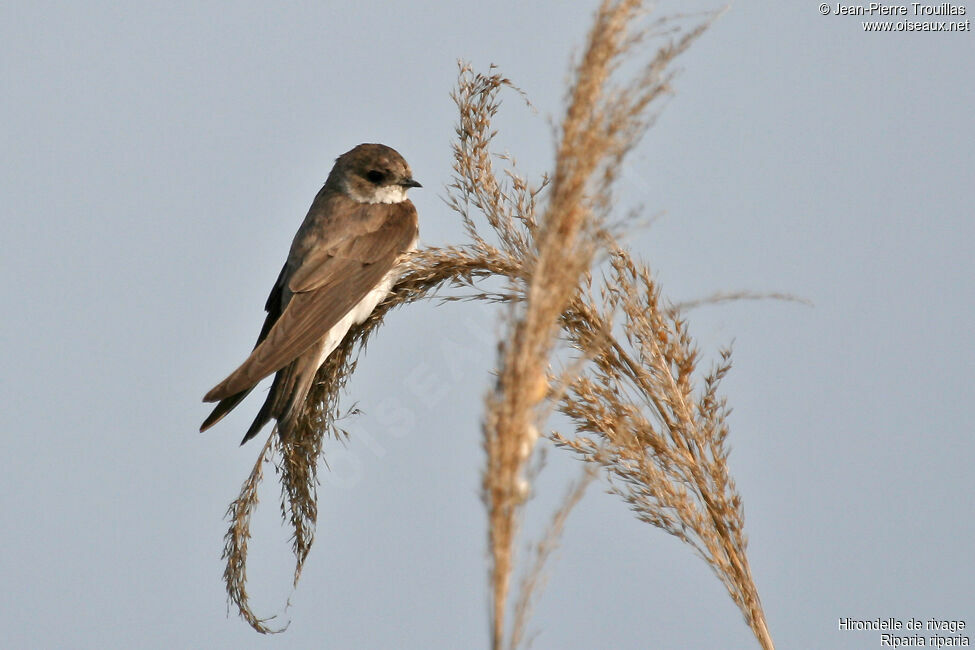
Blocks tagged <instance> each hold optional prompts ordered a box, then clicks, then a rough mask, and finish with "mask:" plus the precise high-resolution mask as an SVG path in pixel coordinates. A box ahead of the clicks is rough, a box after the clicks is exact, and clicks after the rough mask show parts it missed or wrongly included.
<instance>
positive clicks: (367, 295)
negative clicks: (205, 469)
mask: <svg viewBox="0 0 975 650" xmlns="http://www.w3.org/2000/svg"><path fill="white" fill-rule="evenodd" d="M411 187H421V185H420V184H419V183H417V182H416V181H415V180H413V175H412V173H411V172H410V166H409V165H407V164H406V161H405V160H403V157H402V156H400V155H399V153H397V152H396V150H395V149H391V148H390V147H387V146H385V145H381V144H360V145H359V146H358V147H355V148H354V149H352V150H351V151H348V152H346V153H344V154H342V155H341V156H339V157H338V158H337V159H336V161H335V166H333V167H332V171H331V172H330V173H329V175H328V178H327V179H326V181H325V185H324V186H323V187H322V189H321V190H320V191H319V192H318V195H317V196H316V197H315V200H314V201H313V202H312V204H311V208H310V209H309V210H308V216H306V217H305V221H304V222H303V223H302V224H301V227H300V228H299V229H298V233H297V234H296V235H295V238H294V241H293V242H292V244H291V252H290V253H288V260H287V261H286V262H285V263H284V268H282V269H281V273H280V274H279V275H278V279H277V282H275V283H274V288H273V289H271V295H270V296H268V299H267V304H266V305H265V306H264V310H265V311H266V312H267V318H266V319H265V320H264V327H263V328H261V334H260V336H258V338H257V344H256V345H255V346H254V351H253V352H251V354H250V356H249V357H247V359H246V360H245V361H244V363H242V364H241V365H240V367H239V368H237V369H236V370H234V371H233V372H232V373H230V376H228V377H227V378H226V379H224V380H223V381H222V382H220V383H219V384H217V385H216V386H215V387H214V388H213V389H212V390H211V391H210V392H209V393H207V394H206V396H205V397H204V398H203V401H204V402H219V403H218V404H217V406H216V407H215V408H214V409H213V412H212V413H211V414H210V416H209V417H208V418H207V419H206V420H204V421H203V424H202V425H200V431H205V430H207V429H209V428H210V427H212V426H213V425H214V424H216V423H217V422H219V421H220V419H221V418H223V416H224V415H226V414H227V413H229V412H230V411H231V410H232V409H233V408H234V407H235V406H237V405H238V404H239V403H240V402H241V401H242V400H243V399H244V398H245V397H247V395H248V393H250V392H251V391H252V390H253V389H254V387H255V386H256V385H257V383H258V382H260V381H261V380H262V379H264V378H265V377H267V376H268V375H270V374H271V373H277V374H275V376H274V382H273V383H272V384H271V390H270V392H269V393H268V395H267V399H266V400H265V401H264V405H263V406H262V407H261V410H260V411H259V412H258V414H257V417H256V418H254V423H253V424H251V426H250V428H249V429H248V430H247V433H246V434H245V435H244V439H243V440H242V441H241V443H240V444H244V443H245V442H247V441H248V440H250V439H251V438H253V437H254V436H256V435H257V434H258V432H260V430H261V429H262V428H263V427H264V425H265V424H267V423H268V422H269V421H270V420H271V419H272V418H274V419H275V420H277V427H278V434H279V435H281V436H282V437H285V438H286V437H288V435H290V433H291V431H292V429H293V427H294V426H295V423H296V421H297V418H298V416H299V415H300V413H301V412H302V407H303V406H304V402H305V397H306V396H307V395H308V390H309V389H310V388H311V384H312V381H313V380H314V378H315V374H316V373H317V372H318V369H319V367H320V366H321V365H322V363H324V362H325V359H327V358H328V355H329V354H331V353H332V351H333V350H334V349H335V348H336V347H338V345H339V343H341V342H342V339H343V338H344V337H345V334H346V332H348V331H349V328H350V327H352V326H353V325H355V324H358V323H361V322H363V321H364V320H366V318H368V317H369V314H371V313H372V310H373V309H374V308H375V307H376V305H378V304H379V303H380V302H381V301H382V300H383V298H385V297H386V295H387V294H388V293H389V290H390V288H391V287H392V286H393V283H394V282H395V281H396V278H397V276H398V270H397V263H398V261H399V260H400V259H401V258H402V257H403V256H404V255H405V254H406V253H408V252H410V251H411V250H413V249H414V248H415V247H416V240H417V235H418V229H417V218H416V208H414V207H413V203H411V202H410V200H409V199H407V198H406V191H407V190H408V189H409V188H411Z"/></svg>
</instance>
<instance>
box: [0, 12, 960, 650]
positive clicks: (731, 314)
mask: <svg viewBox="0 0 975 650" xmlns="http://www.w3.org/2000/svg"><path fill="white" fill-rule="evenodd" d="M908 6H909V5H908ZM593 8H594V7H593V5H592V4H591V3H589V2H572V3H557V2H545V3H526V2H510V1H506V2H493V3H475V2H458V3H450V4H448V3H432V2H425V3H423V2H416V3H387V2H360V3H356V4H354V5H352V4H349V3H337V2H334V3H294V4H289V5H287V6H286V7H284V6H282V7H278V6H272V4H271V3H254V2H251V3H233V4H231V3H221V4H218V3H205V4H204V3H174V4H169V3H152V4H150V3H119V4H115V3H93V2H88V3H45V2H33V3H26V2H22V3H7V4H6V5H5V6H4V8H3V9H2V10H0V66H2V68H0V69H2V92H0V124H2V126H0V129H2V131H0V132H2V138H3V140H2V145H3V152H4V156H3V163H2V167H3V171H2V174H0V196H2V201H0V203H2V207H0V210H2V217H3V218H2V232H0V249H2V255H0V265H2V277H3V284H2V287H3V293H2V296H0V298H2V304H3V306H4V317H3V327H2V333H0V336H2V355H3V356H2V358H3V368H4V372H3V374H2V378H0V391H2V405H3V408H2V409H0V425H2V434H3V436H2V440H3V442H2V450H3V453H2V455H0V458H2V460H0V462H2V467H0V477H2V478H0V513H2V529H0V548H2V549H3V552H2V553H0V583H2V585H3V588H2V589H0V646H2V647H4V648H136V647H138V648H264V647H280V648H284V647H288V648H313V647H315V648H318V647H322V648H335V649H339V648H380V647H383V648H400V647H401V648H483V647H486V646H487V638H488V634H487V630H488V622H487V620H488V619H487V612H488V606H487V602H488V598H487V588H486V578H487V564H486V561H485V550H486V528H485V516H484V513H483V508H482V506H481V503H480V501H479V495H478V491H479V481H480V471H481V465H482V452H481V449H480V439H479V421H480V417H481V413H482V399H483V395H484V391H485V389H486V387H487V386H488V382H489V380H490V379H489V371H490V368H491V367H492V365H493V362H494V347H493V343H492V340H493V337H494V336H495V334H496V333H497V331H498V325H497V323H498V317H499V313H498V312H497V311H496V310H494V309H492V308H489V307H480V306H477V305H457V304H454V305H447V306H437V305H436V304H435V303H433V302H431V303H424V304H419V305H415V306H412V307H410V308H408V309H402V310H399V311H397V312H396V313H394V314H393V315H392V316H391V317H390V318H389V319H388V320H387V323H386V325H385V326H384V328H383V329H382V330H381V332H380V333H379V335H378V336H376V337H375V338H374V339H373V341H372V342H371V344H370V346H369V349H368V351H367V352H366V354H365V355H364V356H363V359H362V362H361V364H360V369H359V371H358V373H357V375H356V377H355V380H354V381H353V382H352V383H351V384H350V386H349V392H348V394H347V396H346V401H345V404H346V405H349V406H350V405H351V404H352V403H353V402H357V403H358V405H359V407H360V408H362V409H363V410H364V411H365V413H364V415H362V416H360V417H358V418H356V419H354V420H352V421H350V422H349V423H348V428H349V430H350V432H351V434H352V439H351V442H350V443H349V444H348V446H347V447H343V446H342V445H340V444H337V443H334V442H333V443H331V444H330V445H329V447H328V449H327V455H328V458H329V462H330V464H331V467H332V471H331V472H328V471H325V470H323V474H322V478H323V480H322V486H321V490H320V495H321V498H320V520H319V526H318V536H317V540H316V544H315V547H314V549H313V550H312V553H311V556H310V559H309V562H308V565H307V568H306V570H305V573H304V576H303V579H302V582H301V583H300V585H299V587H298V589H297V590H296V591H295V592H294V593H292V591H291V589H290V568H291V565H290V560H291V558H290V555H289V546H288V533H287V530H286V529H284V528H282V526H281V525H280V523H279V521H278V513H277V505H276V503H277V499H278V489H277V485H276V482H275V476H274V473H273V470H272V469H271V468H268V469H267V475H266V481H265V484H264V489H263V492H262V497H263V501H262V507H261V509H260V510H259V513H258V515H257V519H256V521H255V524H254V539H253V541H252V555H251V562H250V565H249V570H250V572H249V577H250V582H249V587H250V593H251V594H252V597H253V605H254V607H255V609H256V611H257V612H258V613H261V614H267V615H275V614H276V615H278V619H276V620H277V621H279V622H282V623H284V622H287V621H290V622H291V623H290V628H289V629H288V631H287V632H286V633H285V634H283V635H278V636H272V637H262V636H260V635H258V634H256V633H254V632H253V631H252V630H250V628H248V627H247V626H246V625H245V624H244V623H243V622H242V621H240V620H239V619H238V618H237V617H236V615H235V614H234V613H233V612H231V614H230V615H229V616H228V615H227V611H226V602H225V596H224V593H223V585H222V582H221V574H222V570H223V565H222V563H221V560H220V551H221V548H222V536H223V533H224V531H225V528H226V522H225V521H224V520H223V515H224V511H225V508H226V507H227V505H228V504H229V502H230V501H231V500H232V499H233V498H234V497H235V496H236V494H237V491H238V488H239V486H240V483H241V481H243V479H244V477H245V476H246V474H247V472H248V471H249V469H250V466H251V465H252V463H253V461H254V458H255V457H256V454H257V452H258V446H259V444H260V443H252V444H249V445H247V446H245V447H243V448H240V447H238V446H237V443H238V441H239V438H240V436H241V434H242V432H243V431H244V429H245V428H246V426H247V424H248V423H249V422H250V419H251V418H252V417H253V414H254V412H255V410H256V409H257V407H258V406H259V403H260V398H259V397H257V396H254V397H252V398H251V399H250V400H248V402H246V403H245V405H244V406H242V407H241V408H240V409H238V411H239V412H235V413H234V415H233V417H230V418H228V419H227V420H226V421H225V422H223V423H221V424H220V425H219V426H218V427H217V428H216V429H214V430H212V431H210V432H208V433H207V434H205V435H200V434H198V433H197V427H198V426H199V423H200V421H201V420H202V419H203V417H204V416H205V415H206V414H207V413H208V409H207V407H206V406H205V405H203V404H201V403H200V397H201V396H202V395H203V393H204V392H205V391H206V390H207V389H209V388H210V387H211V386H212V385H213V384H215V383H216V382H217V381H218V380H220V379H221V378H222V377H223V376H225V375H226V374H227V373H228V372H229V371H230V370H231V369H232V368H233V367H235V366H236V365H237V364H238V363H239V362H240V361H241V360H242V359H243V358H244V356H245V355H246V353H247V351H248V350H249V349H250V346H251V345H252V343H253V339H254V337H255V336H256V334H257V332H258V329H259V327H260V324H261V322H262V319H263V312H262V311H261V308H262V306H263V302H264V299H265V297H266V294H267V292H268V290H269V289H270V287H271V285H272V283H273V281H274V279H275V277H276V275H277V272H278V270H279V268H280V265H281V263H282V261H283V260H284V258H285V255H286V253H287V248H288V246H289V244H290V241H291V238H292V236H293V234H294V232H295V230H296V228H297V226H298V224H299V223H300V222H301V219H302V218H303V216H304V214H305V211H306V210H307V207H308V205H309V203H310V202H311V199H312V198H313V197H314V195H315V193H316V192H317V190H318V189H319V187H320V186H321V183H322V181H323V180H324V178H325V176H326V174H327V173H328V170H329V169H330V168H331V165H332V161H333V160H334V159H335V157H336V156H338V155H339V154H341V153H342V152H344V151H346V150H348V149H350V148H351V147H352V146H354V145H356V144H358V143H360V142H383V143H386V144H389V145H391V146H393V147H395V148H397V149H398V150H399V151H400V152H402V153H403V155H404V156H405V157H406V158H407V160H409V162H410V163H411V165H412V167H413V170H414V173H415V176H416V178H417V179H418V180H420V181H421V182H422V183H423V184H424V188H423V189H421V190H417V191H414V192H413V193H412V195H413V199H414V201H415V203H416V205H417V207H418V209H419V212H420V215H421V238H422V242H424V243H426V244H429V245H439V244H447V243H454V242H459V241H461V240H462V237H463V235H462V231H461V228H460V224H459V221H458V218H457V215H455V214H453V213H452V212H450V211H449V210H448V209H447V208H446V207H445V205H444V203H443V201H442V200H441V197H442V196H443V195H444V185H445V184H446V183H447V182H449V179H450V174H451V171H450V167H449V165H450V150H449V143H450V141H451V137H452V134H453V126H454V123H455V121H456V114H455V109H454V106H453V105H452V103H451V101H450V98H449V93H450V91H451V89H452V87H453V84H454V82H455V78H456V70H457V68H456V61H457V59H465V60H470V61H471V62H472V63H473V64H474V66H475V67H476V68H477V69H479V70H486V69H487V67H488V65H489V64H491V63H496V64H498V65H499V66H500V69H501V70H502V72H504V73H505V74H506V75H507V76H509V77H510V78H511V79H512V81H514V82H515V83H516V84H517V85H519V86H520V87H521V88H523V89H524V90H525V92H526V93H527V94H528V96H529V97H530V98H531V100H532V102H533V104H534V105H535V107H536V108H537V113H533V112H532V111H531V110H529V109H527V108H526V107H525V105H524V103H523V102H522V101H521V99H520V98H518V97H517V96H516V95H513V94H510V95H507V96H505V104H504V106H503V108H502V112H501V115H500V116H499V122H498V125H499V126H500V127H501V128H502V132H501V134H500V135H499V140H498V146H499V148H500V149H502V150H508V151H510V152H511V153H512V154H514V155H515V156H516V157H517V158H518V160H519V162H520V163H521V165H522V166H523V167H524V169H525V170H526V171H527V172H529V173H532V174H537V173H540V172H541V171H542V170H545V169H547V168H548V167H549V166H550V164H551V160H552V155H553V154H552V152H553V137H552V129H551V124H552V122H553V121H557V120H558V117H559V115H560V110H561V106H562V98H563V94H564V89H565V81H566V79H567V77H568V73H569V70H570V67H569V61H570V56H571V55H572V53H574V52H575V53H578V51H579V49H580V47H581V44H582V42H583V38H584V35H585V32H586V30H587V28H588V26H589V23H590V17H591V13H592V10H593ZM694 8H695V9H696V8H715V5H707V4H703V3H701V4H695V5H694ZM688 10H690V8H689V7H688V5H687V4H686V3H680V4H678V3H661V6H659V7H658V9H657V14H656V15H658V16H662V15H668V14H673V13H675V12H677V11H688ZM968 17H970V16H968ZM860 21H861V19H860V18H858V17H851V16H832V15H831V16H822V15H820V13H819V9H818V4H817V3H814V2H779V3H772V2H752V3H739V4H736V5H734V6H732V7H731V8H730V9H729V11H728V12H727V13H726V14H725V15H724V16H722V17H721V18H720V19H719V20H718V21H717V22H716V23H715V24H714V25H713V27H712V28H711V29H710V30H709V31H708V32H707V33H706V34H705V35H704V36H703V37H702V38H701V39H700V40H699V41H698V42H697V43H696V44H695V45H694V46H693V47H692V49H691V51H690V52H688V53H687V54H686V55H685V56H682V57H681V58H680V60H679V68H680V69H681V71H682V72H681V74H680V75H679V77H678V78H677V79H676V81H675V83H674V89H675V91H676V94H675V95H674V96H673V97H672V98H670V99H669V100H668V101H667V102H665V105H661V106H660V108H661V109H662V112H661V114H660V117H659V119H658V121H657V123H656V125H655V126H654V128H653V129H652V130H651V131H650V132H649V133H648V135H647V137H646V138H645V140H644V141H643V142H642V144H641V145H640V146H639V147H638V148H637V149H636V150H635V151H634V152H633V154H632V156H631V157H630V158H629V159H628V161H627V164H626V172H625V174H624V178H623V180H622V183H621V187H620V210H621V211H625V210H628V209H630V208H632V207H634V206H643V209H644V214H645V215H647V216H648V217H654V220H653V224H652V226H651V227H649V228H647V229H643V230H639V231H638V232H636V233H634V235H633V237H632V243H633V246H634V248H635V249H636V250H637V251H638V252H639V253H640V255H642V256H643V258H644V259H646V260H647V261H648V262H649V263H650V265H651V266H652V267H653V269H654V270H655V273H656V274H657V276H658V278H659V280H660V281H661V283H662V285H663V287H664V291H665V292H666V295H667V296H668V297H670V298H671V299H673V300H676V301H679V300H691V299H696V298H701V297H703V296H706V295H708V294H710V293H712V292H715V291H734V290H750V291H784V292H789V293H792V294H795V295H798V296H801V297H803V298H806V299H808V300H810V301H812V302H813V303H814V306H813V307H807V306H803V305H800V304H795V303H786V302H775V301H761V302H739V303H733V304H728V305H722V306H712V307H702V308H699V309H697V310H694V311H692V312H691V313H690V321H691V327H692V331H693V333H694V334H695V335H696V336H697V337H698V340H699V342H700V344H701V346H702V352H703V354H704V355H705V357H706V358H713V357H714V355H715V353H716V351H717V349H718V348H719V347H720V346H721V345H725V344H728V343H730V342H731V341H734V350H735V357H734V358H735V364H734V368H733V370H732V372H731V374H730V376H729V377H728V379H727V380H726V382H725V384H724V394H725V395H727V397H728V399H729V403H730V405H731V406H732V407H733V408H734V413H733V414H732V416H731V427H732V432H731V439H730V440H731V445H732V449H733V451H732V455H731V461H730V462H731V468H732V473H733V476H734V477H735V480H736V482H737V485H738V488H739V490H740V492H741V494H742V497H743V499H744V503H745V512H746V517H747V519H746V531H747V533H748V536H749V540H750V546H749V558H750V561H751V566H752V570H753V572H754V576H755V579H756V581H757V584H758V587H759V589H760V592H761V595H762V599H763V602H764V606H765V611H766V614H767V616H768V622H769V627H770V630H771V632H772V635H773V637H774V638H775V640H776V642H777V644H778V647H780V648H871V647H880V639H879V634H876V633H867V632H840V631H838V629H837V622H838V619H840V618H843V617H852V618H857V619H873V618H877V617H881V618H886V617H898V618H902V619H904V618H907V617H911V616H914V617H917V618H922V619H923V618H928V617H932V616H933V617H938V618H946V619H964V620H966V621H968V623H969V624H970V625H975V596H973V588H972V585H973V584H975V563H973V561H972V558H971V540H972V537H973V534H975V525H973V517H972V513H973V510H975V499H973V494H975V481H973V478H972V477H973V473H972V471H971V465H972V458H973V456H975V436H973V435H972V434H973V427H972V417H971V412H972V405H973V404H975V390H973V387H972V386H973V383H972V369H973V367H975V354H973V346H972V344H971V331H972V325H971V323H972V318H973V315H975V300H973V296H975V292H973V282H972V276H973V273H975V264H973V262H972V251H973V249H975V236H973V235H975V226H973V224H972V205H973V195H972V190H973V183H972V181H973V171H972V152H973V144H975V136H973V129H972V115H973V114H975V84H973V83H972V81H973V78H975V72H973V63H975V41H973V36H972V33H971V32H961V33H910V34H909V33H886V34H874V33H864V31H863V29H862V27H861V25H860ZM706 365H707V363H705V367H706ZM577 472H578V465H577V463H575V461H572V460H571V459H569V458H567V457H564V455H563V454H561V453H556V452H552V453H550V454H549V464H548V468H547V470H546V472H545V473H544V474H543V478H542V480H541V481H540V483H539V484H538V486H537V498H536V499H535V500H534V501H533V502H532V503H531V504H530V505H529V508H528V511H527V519H526V525H525V529H526V530H525V532H526V535H527V537H525V538H523V540H522V547H521V548H524V546H523V544H526V543H527V542H528V540H530V539H533V538H534V537H535V536H536V535H537V534H538V531H539V530H540V529H541V527H542V525H543V524H544V522H545V521H546V520H547V518H548V516H549V513H550V511H551V508H552V505H553V504H554V503H555V502H557V500H558V498H559V496H560V495H561V493H562V491H563V489H564V486H565V483H566V481H567V480H569V479H570V478H572V477H574V476H576V474H577ZM549 575H550V579H549V583H548V586H547V589H546V590H545V592H544V593H543V595H542V597H541V600H540V602H539V605H538V607H537V609H536V611H535V616H534V618H533V622H532V629H533V630H534V631H535V632H537V636H536V638H535V644H534V646H533V647H535V648H608V647H612V648H647V647H655V648H755V647H757V643H756V642H755V640H754V639H753V638H752V636H751V633H750V631H749V630H748V628H747V626H746V625H745V624H744V622H743V620H742V617H741V615H740V613H739V612H738V610H737V608H736V607H735V605H734V604H733V603H732V601H731V600H730V598H729V597H728V596H727V594H726V593H725V591H724V589H723V587H722V586H721V584H720V583H719V582H718V580H717V579H716V578H715V577H714V576H713V575H712V574H711V573H710V571H709V569H708V568H707V567H706V565H705V564H704V563H703V562H702V561H701V560H699V559H698V558H696V557H695V556H694V555H693V554H692V553H691V552H690V550H689V549H688V548H687V547H685V546H683V545H681V544H680V543H679V542H677V541H676V540H675V539H672V538H670V537H668V536H666V535H665V534H663V533H661V532H660V531H658V530H656V529H654V528H651V527H649V526H646V525H644V524H641V523H639V522H638V521H636V519H635V518H634V517H632V516H631V515H630V514H629V513H628V511H627V509H626V508H625V507H624V505H623V504H622V503H621V502H619V500H618V499H615V498H613V497H611V496H609V495H607V494H605V493H604V491H603V490H602V485H601V484H598V483H597V484H596V485H595V486H594V487H593V488H592V490H591V491H590V493H589V495H588V496H587V498H586V500H585V501H584V502H583V503H582V504H581V505H580V507H579V508H578V510H577V511H576V512H575V513H574V514H573V516H572V518H571V519H570V520H569V523H568V527H567V530H566V532H565V536H564V542H563V545H562V548H561V550H560V552H559V553H558V555H557V557H556V559H555V562H554V564H553V565H552V567H551V572H550V574H549ZM289 597H290V598H291V601H292V603H293V604H292V606H291V607H290V608H289V609H287V610H286V611H285V603H286V601H287V599H288V598H289ZM970 632H971V630H969V633H970Z"/></svg>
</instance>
